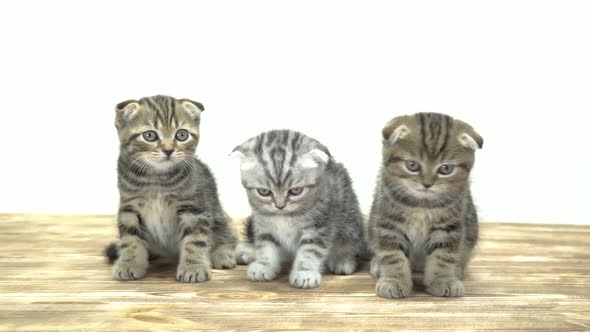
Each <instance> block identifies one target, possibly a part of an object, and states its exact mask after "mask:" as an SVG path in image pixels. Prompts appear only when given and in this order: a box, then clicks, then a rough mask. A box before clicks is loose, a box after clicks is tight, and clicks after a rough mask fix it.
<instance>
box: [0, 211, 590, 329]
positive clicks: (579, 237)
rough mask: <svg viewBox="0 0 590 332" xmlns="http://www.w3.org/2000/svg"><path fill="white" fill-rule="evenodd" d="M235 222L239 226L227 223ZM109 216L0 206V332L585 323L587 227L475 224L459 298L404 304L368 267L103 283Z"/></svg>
mask: <svg viewBox="0 0 590 332" xmlns="http://www.w3.org/2000/svg"><path fill="white" fill-rule="evenodd" d="M236 224H239V222H236ZM115 234H116V227H115V221H114V217H113V216H57V215H16V214H4V215H2V214H0V243H1V248H2V249H1V250H0V330H8V331H13V330H44V331H45V330H59V331H62V330H88V331H105V330H130V329H134V330H148V329H151V330H158V331H161V330H175V329H182V330H275V329H279V330H338V331H348V330H370V331H376V330H399V329H403V330H445V329H446V330H461V329H463V330H571V331H574V330H577V331H581V330H586V331H588V330H590V227H588V226H565V225H559V226H558V225H534V224H498V223H482V225H481V241H480V243H479V246H478V249H477V253H476V255H475V257H474V259H473V261H472V263H471V266H470V268H469V270H468V275H467V277H466V280H465V295H466V296H465V297H463V298H455V299H449V298H436V297H432V296H430V295H429V294H427V293H425V292H424V290H423V286H422V284H421V283H420V281H419V280H420V279H419V278H415V281H416V285H415V289H416V290H415V292H414V293H413V294H412V296H411V297H409V298H406V299H403V300H385V299H382V298H379V297H377V296H376V295H375V292H374V288H375V280H373V279H372V278H371V277H370V276H369V275H368V274H367V266H366V265H367V264H365V266H364V267H363V269H362V270H361V271H360V272H357V273H356V274H354V275H352V276H333V275H330V274H326V275H325V277H324V278H323V281H322V285H321V287H320V288H317V289H312V290H300V289H294V288H291V287H290V286H289V284H288V280H287V275H286V273H283V274H282V276H281V277H280V279H278V280H275V281H272V282H267V283H254V282H249V281H247V280H246V267H244V266H239V267H237V268H236V269H233V270H223V271H222V270H214V272H213V279H212V280H211V281H209V282H207V283H203V284H183V283H179V282H176V281H175V280H174V266H165V265H157V266H153V267H151V268H150V270H149V271H148V275H147V276H146V278H145V279H143V280H140V281H133V282H120V281H114V280H112V279H111V272H110V271H111V267H110V266H109V265H108V264H107V263H106V261H105V259H104V257H103V256H102V250H103V247H104V246H105V244H107V243H108V242H110V241H111V240H113V239H114V238H115Z"/></svg>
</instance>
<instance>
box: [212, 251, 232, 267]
mask: <svg viewBox="0 0 590 332" xmlns="http://www.w3.org/2000/svg"><path fill="white" fill-rule="evenodd" d="M211 264H212V265H213V268H214V269H233V268H234V267H236V257H235V255H234V251H233V250H231V249H220V250H216V251H214V252H213V253H212V254H211Z"/></svg>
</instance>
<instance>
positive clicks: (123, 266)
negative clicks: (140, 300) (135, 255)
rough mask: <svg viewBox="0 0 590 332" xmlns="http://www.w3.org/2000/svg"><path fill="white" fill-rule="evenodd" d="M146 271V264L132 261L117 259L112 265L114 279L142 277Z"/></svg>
mask: <svg viewBox="0 0 590 332" xmlns="http://www.w3.org/2000/svg"><path fill="white" fill-rule="evenodd" d="M146 271H147V264H140V263H137V262H134V261H131V262H122V261H120V260H118V261H117V262H115V264H114V265H113V279H115V280H137V279H140V278H142V277H143V276H144V275H145V273H146Z"/></svg>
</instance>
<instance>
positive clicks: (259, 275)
mask: <svg viewBox="0 0 590 332" xmlns="http://www.w3.org/2000/svg"><path fill="white" fill-rule="evenodd" d="M279 270H280V268H278V267H274V266H272V265H270V264H262V263H259V262H252V263H251V264H250V265H248V280H251V281H270V280H274V279H276V278H277V277H278V275H279Z"/></svg>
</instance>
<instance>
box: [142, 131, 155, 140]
mask: <svg viewBox="0 0 590 332" xmlns="http://www.w3.org/2000/svg"><path fill="white" fill-rule="evenodd" d="M143 139H144V140H146V141H148V142H153V141H155V140H157V139H158V134H156V132H155V131H153V130H148V131H144V132H143Z"/></svg>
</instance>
